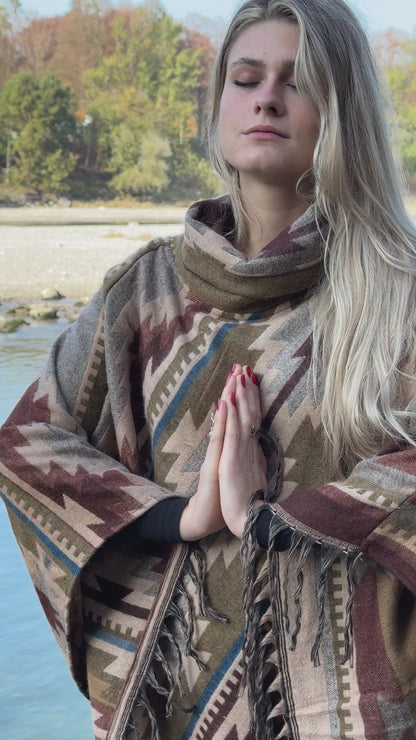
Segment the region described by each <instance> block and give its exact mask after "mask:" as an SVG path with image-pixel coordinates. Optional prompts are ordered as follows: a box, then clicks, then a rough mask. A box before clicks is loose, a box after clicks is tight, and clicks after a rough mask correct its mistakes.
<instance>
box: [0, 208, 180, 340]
mask: <svg viewBox="0 0 416 740" xmlns="http://www.w3.org/2000/svg"><path fill="white" fill-rule="evenodd" d="M184 214H185V208H181V209H180V208H175V209H171V208H160V209H136V208H131V209H125V208H123V209H118V208H52V207H49V208H45V207H42V208H33V207H32V208H29V207H26V208H0V332H8V333H9V332H11V331H16V330H17V329H18V328H19V327H24V326H26V325H28V324H31V323H33V322H35V321H50V320H56V319H59V318H65V319H68V320H69V321H72V320H74V319H75V318H76V317H77V315H78V314H79V311H80V310H81V308H82V307H83V306H84V305H85V304H86V303H87V302H88V301H89V300H90V299H91V297H92V296H93V295H94V293H95V292H96V291H97V290H98V288H99V287H100V285H101V283H102V280H103V277H104V275H105V273H106V272H107V270H109V269H110V268H111V267H113V266H114V265H116V264H119V263H120V262H123V261H124V260H125V259H126V258H127V257H128V256H129V255H131V254H132V253H133V252H135V251H137V250H138V249H140V248H141V247H143V246H144V245H145V244H146V243H147V242H148V241H149V240H150V239H152V238H154V237H156V236H170V235H174V234H178V233H180V232H181V231H182V223H183V217H184Z"/></svg>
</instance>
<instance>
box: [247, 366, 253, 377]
mask: <svg viewBox="0 0 416 740" xmlns="http://www.w3.org/2000/svg"><path fill="white" fill-rule="evenodd" d="M246 373H247V375H248V377H249V378H251V376H252V374H253V373H252V371H251V367H250V365H247V368H246Z"/></svg>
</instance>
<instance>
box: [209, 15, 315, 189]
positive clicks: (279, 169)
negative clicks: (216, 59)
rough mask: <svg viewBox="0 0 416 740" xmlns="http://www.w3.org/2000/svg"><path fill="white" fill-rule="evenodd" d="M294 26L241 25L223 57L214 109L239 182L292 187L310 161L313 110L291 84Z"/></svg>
mask: <svg viewBox="0 0 416 740" xmlns="http://www.w3.org/2000/svg"><path fill="white" fill-rule="evenodd" d="M298 45H299V29H298V26H297V25H295V24H291V23H287V22H285V21H268V22H266V23H256V24H254V25H252V26H249V27H248V28H247V29H246V30H244V31H242V33H241V34H240V36H239V37H238V38H237V40H236V42H235V43H234V45H233V46H232V47H231V51H230V54H229V58H228V64H227V72H226V79H225V84H224V90H223V93H222V96H221V103H220V113H219V134H220V145H221V149H222V152H223V155H224V157H225V159H226V160H227V162H229V163H230V164H231V165H232V166H233V167H235V168H236V169H237V170H238V171H239V173H240V185H241V187H242V188H244V186H245V184H248V183H249V182H254V181H261V182H262V183H265V184H266V183H267V184H270V185H274V186H278V187H282V186H283V187H284V188H285V187H287V188H288V190H290V191H291V192H293V190H294V188H295V186H296V183H297V181H298V179H299V177H300V176H301V175H302V174H303V173H304V172H306V171H307V170H309V169H310V168H311V166H312V158H313V152H314V148H315V144H316V140H317V137H318V116H317V112H316V109H315V107H314V105H313V103H312V101H311V100H310V99H309V98H307V97H304V96H301V95H300V94H299V92H298V91H297V89H296V85H295V79H294V64H295V59H296V54H297V50H298Z"/></svg>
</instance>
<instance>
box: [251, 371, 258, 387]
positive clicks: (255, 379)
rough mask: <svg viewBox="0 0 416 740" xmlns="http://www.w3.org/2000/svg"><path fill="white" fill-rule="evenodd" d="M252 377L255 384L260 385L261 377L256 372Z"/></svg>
mask: <svg viewBox="0 0 416 740" xmlns="http://www.w3.org/2000/svg"><path fill="white" fill-rule="evenodd" d="M251 379H252V381H253V383H254V385H258V384H259V379H258V377H257V375H256V373H252V375H251Z"/></svg>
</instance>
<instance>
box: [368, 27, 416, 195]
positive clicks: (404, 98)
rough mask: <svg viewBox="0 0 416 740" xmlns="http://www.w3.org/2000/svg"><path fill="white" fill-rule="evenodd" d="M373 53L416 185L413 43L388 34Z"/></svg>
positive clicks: (415, 54)
mask: <svg viewBox="0 0 416 740" xmlns="http://www.w3.org/2000/svg"><path fill="white" fill-rule="evenodd" d="M375 51H376V54H377V57H378V59H379V60H380V64H381V67H382V69H383V71H384V74H385V77H386V81H387V85H388V88H389V90H390V93H391V96H392V100H393V104H394V108H395V112H396V116H397V123H398V135H399V144H400V149H401V154H402V157H403V162H404V165H405V167H406V169H407V172H408V173H409V180H410V182H411V183H412V184H413V185H416V39H415V38H409V37H408V36H406V35H404V34H399V33H394V32H392V31H387V32H386V33H385V34H383V35H382V36H379V37H378V38H377V39H376V42H375Z"/></svg>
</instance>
